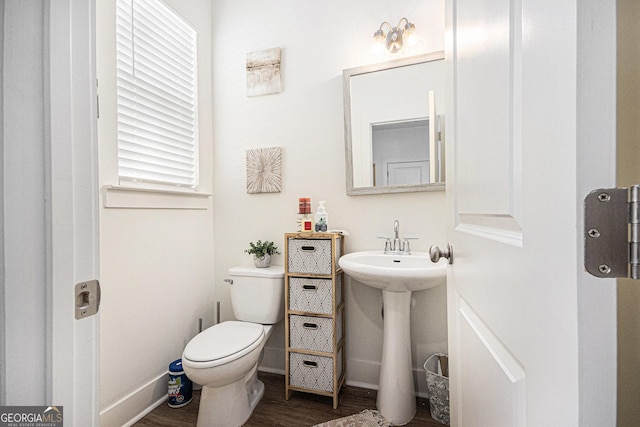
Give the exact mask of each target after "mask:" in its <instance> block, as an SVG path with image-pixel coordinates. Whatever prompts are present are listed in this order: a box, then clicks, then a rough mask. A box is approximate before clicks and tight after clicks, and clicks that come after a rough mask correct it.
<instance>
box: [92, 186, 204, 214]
mask: <svg viewBox="0 0 640 427" xmlns="http://www.w3.org/2000/svg"><path fill="white" fill-rule="evenodd" d="M103 189H104V207H105V208H124V209H207V208H208V207H209V197H211V194H208V193H194V192H188V191H178V190H175V191H172V190H157V189H146V188H134V187H123V186H115V185H105V186H104V187H103Z"/></svg>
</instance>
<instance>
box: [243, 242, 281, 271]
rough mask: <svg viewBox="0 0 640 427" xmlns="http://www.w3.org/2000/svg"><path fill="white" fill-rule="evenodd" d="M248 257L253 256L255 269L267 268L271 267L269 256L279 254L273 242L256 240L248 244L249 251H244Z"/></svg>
mask: <svg viewBox="0 0 640 427" xmlns="http://www.w3.org/2000/svg"><path fill="white" fill-rule="evenodd" d="M244 251H245V252H246V253H248V254H249V255H253V262H254V264H255V265H256V267H269V265H271V255H273V254H279V253H280V252H279V251H278V248H277V247H276V245H275V244H274V243H273V242H269V241H264V242H263V241H262V240H258V241H257V242H255V243H254V242H249V249H245V250H244Z"/></svg>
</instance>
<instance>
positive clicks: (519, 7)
mask: <svg viewBox="0 0 640 427" xmlns="http://www.w3.org/2000/svg"><path fill="white" fill-rule="evenodd" d="M593 3H596V2H595V1H580V2H576V1H561V2H559V1H557V0H542V1H536V2H527V1H519V0H512V1H508V0H447V3H446V21H447V23H446V29H447V46H446V63H447V80H448V83H447V84H448V88H447V92H448V93H447V101H446V103H447V105H446V107H447V114H446V117H445V120H446V127H445V129H446V135H447V137H446V144H447V176H446V180H447V206H448V210H449V213H450V224H449V225H448V237H449V239H450V243H452V244H453V252H454V263H453V264H452V265H451V266H450V268H449V270H448V277H447V279H448V284H447V286H448V316H449V352H450V358H451V362H450V365H451V371H450V375H451V377H450V378H451V390H450V392H451V407H452V414H451V419H452V424H451V425H453V426H474V427H476V426H477V427H483V426H487V427H489V426H491V427H502V426H525V425H526V426H578V425H580V426H585V425H598V426H605V425H607V426H613V425H615V391H616V390H615V376H616V371H615V333H616V331H615V285H614V283H613V281H607V280H600V281H598V279H592V278H590V277H589V276H588V275H587V274H586V273H585V272H584V269H583V267H582V261H581V259H582V234H581V230H580V228H581V221H582V200H583V198H584V196H585V195H586V194H587V193H588V190H589V188H588V187H589V186H592V187H591V188H598V187H607V186H611V185H613V183H614V173H613V172H614V170H615V169H614V153H615V113H614V112H615V2H610V3H611V4H604V3H606V2H599V3H600V4H599V5H597V7H596V6H595V5H593ZM612 52H613V53H612ZM596 402H597V403H596Z"/></svg>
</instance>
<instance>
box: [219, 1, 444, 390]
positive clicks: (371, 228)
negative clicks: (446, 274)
mask: <svg viewBox="0 0 640 427" xmlns="http://www.w3.org/2000/svg"><path fill="white" fill-rule="evenodd" d="M403 16H406V17H407V18H408V19H409V20H410V21H412V22H414V23H415V25H416V31H417V33H418V35H419V36H420V37H421V39H422V40H421V42H420V43H419V44H418V45H417V46H416V47H415V48H414V49H413V50H407V51H406V52H402V53H400V54H395V55H393V54H390V53H385V54H383V55H382V56H375V55H374V54H372V53H371V51H370V41H371V39H372V36H373V33H374V32H375V31H376V30H377V29H378V27H379V25H380V23H381V22H382V21H392V23H393V24H394V25H395V24H396V23H397V21H398V20H399V19H400V18H401V17H403ZM212 19H213V28H214V30H213V31H214V32H213V64H214V65H213V94H214V95H213V97H214V105H213V116H212V117H213V123H214V145H215V147H214V157H213V161H214V218H215V226H214V230H215V235H216V252H215V258H214V263H215V270H216V273H215V284H216V298H217V299H219V300H220V301H221V303H222V309H221V317H222V319H223V320H224V319H229V318H232V317H233V314H232V310H231V306H230V302H229V289H228V285H227V284H225V283H224V282H223V279H224V278H225V275H226V270H227V269H228V268H229V267H232V266H234V265H238V264H244V263H247V264H249V263H251V260H250V257H249V255H247V254H244V253H243V250H244V249H245V248H246V247H248V242H249V241H254V240H258V239H262V240H264V239H269V240H273V241H275V242H277V243H278V246H279V247H281V248H282V247H283V244H284V238H283V234H284V233H285V232H291V231H296V212H297V202H298V197H302V196H308V197H311V199H312V203H313V210H314V211H315V209H316V207H317V201H318V200H325V201H326V208H327V212H328V214H329V228H333V229H345V230H348V231H349V233H350V234H351V235H350V237H348V238H347V240H346V246H347V251H348V252H351V251H358V250H369V249H382V248H383V242H382V241H381V240H378V239H377V236H383V235H387V236H388V235H390V234H391V233H392V232H393V221H394V220H395V219H398V220H399V221H400V233H401V235H402V236H416V237H419V239H420V240H418V241H416V242H412V249H413V250H414V251H427V250H428V248H429V246H430V245H431V244H434V243H437V244H440V245H442V244H444V243H446V241H445V213H444V193H443V192H433V193H413V194H387V195H373V196H349V197H348V196H346V190H345V167H344V156H345V150H344V127H343V108H342V70H343V69H345V68H352V67H356V66H361V65H365V64H371V63H375V62H381V61H385V60H388V59H395V58H398V57H399V56H402V55H405V56H407V55H416V54H421V53H427V52H432V51H437V50H443V48H444V2H443V1H442V0H426V1H425V0H399V1H395V2H388V1H384V0H375V1H371V0H358V1H349V2H337V1H324V2H304V3H301V2H299V1H295V0H274V1H270V2H268V3H267V2H262V1H258V0H254V1H243V2H237V1H233V0H217V1H215V2H214V4H213V14H212ZM271 47H281V48H282V79H283V90H282V93H280V94H275V95H267V96H263V97H257V98H247V97H246V95H245V80H246V77H245V55H246V53H247V52H252V51H257V50H262V49H267V48H271ZM380 102H384V101H383V100H381V101H380ZM272 146H279V147H282V150H283V176H282V178H283V186H282V187H283V188H282V192H281V193H271V194H251V195H250V194H247V193H246V177H245V151H246V150H247V149H250V148H261V147H272ZM274 261H275V263H277V264H282V263H283V259H282V256H281V255H280V256H277V257H276V258H275V260H274ZM346 293H347V312H346V319H347V349H346V353H347V380H348V382H350V383H352V384H368V385H371V386H377V382H378V374H379V363H380V354H381V347H382V319H381V316H380V309H381V301H382V295H381V292H380V291H377V290H374V289H372V288H368V287H365V286H364V285H362V284H358V283H351V282H350V281H348V283H347V287H346ZM414 298H415V300H416V304H415V306H414V307H413V311H412V326H413V327H412V340H413V357H414V366H416V367H420V368H421V366H420V365H421V364H422V363H423V362H424V360H425V359H426V358H427V357H428V356H429V355H430V354H431V353H433V352H437V351H445V350H446V348H447V329H446V292H445V289H444V287H440V288H435V289H431V290H428V291H423V292H418V293H415V294H414ZM283 337H284V332H283V326H282V324H281V325H280V326H279V328H278V329H277V330H276V333H274V335H273V336H272V338H271V339H270V342H269V343H268V344H267V347H268V348H267V350H268V351H267V353H266V355H265V359H264V360H263V368H265V369H269V370H276V371H277V370H280V371H283V370H284V338H283ZM417 375H418V379H420V380H421V381H424V374H423V373H418V374H417ZM421 390H422V391H424V384H422V386H421Z"/></svg>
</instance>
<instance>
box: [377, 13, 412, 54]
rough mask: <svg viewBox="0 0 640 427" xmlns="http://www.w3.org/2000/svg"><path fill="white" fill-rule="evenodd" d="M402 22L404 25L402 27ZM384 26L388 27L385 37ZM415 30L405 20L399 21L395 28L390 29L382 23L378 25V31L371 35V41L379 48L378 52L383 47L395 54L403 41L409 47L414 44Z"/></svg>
mask: <svg viewBox="0 0 640 427" xmlns="http://www.w3.org/2000/svg"><path fill="white" fill-rule="evenodd" d="M403 21H404V25H402V22H403ZM385 25H386V26H387V27H389V28H388V33H387V34H386V35H385V33H384V29H383V28H384V26H385ZM415 29H416V26H415V25H413V24H412V23H411V22H409V20H408V19H407V18H402V19H400V21H398V25H396V26H395V27H392V26H391V24H389V23H388V22H387V21H384V22H383V23H382V24H380V28H378V31H376V32H375V33H374V34H373V39H374V42H375V44H376V45H377V46H379V48H378V49H379V50H382V49H381V47H382V46H383V45H384V46H386V48H387V49H388V50H389V52H391V53H396V52H398V51H399V50H400V49H402V47H403V45H404V43H405V41H406V43H407V44H408V45H409V46H411V45H413V44H414V43H415V35H414V33H415ZM405 38H406V40H405Z"/></svg>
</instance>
